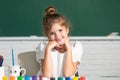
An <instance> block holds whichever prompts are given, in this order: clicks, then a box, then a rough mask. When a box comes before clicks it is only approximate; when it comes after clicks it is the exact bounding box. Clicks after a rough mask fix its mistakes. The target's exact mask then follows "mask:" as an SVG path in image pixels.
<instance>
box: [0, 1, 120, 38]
mask: <svg viewBox="0 0 120 80" xmlns="http://www.w3.org/2000/svg"><path fill="white" fill-rule="evenodd" d="M50 5H53V6H55V7H56V8H57V11H58V12H59V13H61V14H63V15H65V16H66V18H67V19H68V20H69V22H70V24H71V26H72V27H71V34H70V35H71V36H106V35H108V34H109V33H111V32H119V33H120V0H0V36H31V35H37V36H43V28H42V17H43V13H44V9H45V8H46V7H48V6H50Z"/></svg>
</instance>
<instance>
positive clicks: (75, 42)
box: [71, 41, 82, 47]
mask: <svg viewBox="0 0 120 80" xmlns="http://www.w3.org/2000/svg"><path fill="white" fill-rule="evenodd" d="M71 46H72V47H76V46H82V43H81V42H80V41H71Z"/></svg>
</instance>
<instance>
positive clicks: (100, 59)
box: [0, 37, 120, 77]
mask: <svg viewBox="0 0 120 80" xmlns="http://www.w3.org/2000/svg"><path fill="white" fill-rule="evenodd" d="M43 40H45V41H46V39H45V38H40V37H35V38H31V37H12V38H11V37H10V38H8V37H7V38H0V53H2V54H3V56H4V58H5V59H4V64H3V66H5V67H6V74H7V66H8V65H11V62H12V60H11V49H12V48H13V49H14V54H15V64H18V62H17V60H18V59H17V55H18V54H19V53H21V52H26V51H35V49H36V47H37V45H38V44H39V42H40V41H43ZM76 40H77V41H80V42H81V43H82V46H83V56H82V61H81V63H80V65H79V68H78V71H79V74H80V75H85V76H93V77H95V76H103V77H104V76H108V77H113V76H116V77H117V76H120V54H119V53H120V38H119V37H112V38H111V37H75V38H74V37H73V38H71V41H76Z"/></svg>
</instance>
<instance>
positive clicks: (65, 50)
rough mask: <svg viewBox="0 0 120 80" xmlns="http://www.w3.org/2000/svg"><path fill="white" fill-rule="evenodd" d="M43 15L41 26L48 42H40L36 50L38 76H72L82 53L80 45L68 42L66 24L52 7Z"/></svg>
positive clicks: (63, 18) (76, 42)
mask: <svg viewBox="0 0 120 80" xmlns="http://www.w3.org/2000/svg"><path fill="white" fill-rule="evenodd" d="M45 13H46V14H45V16H44V18H43V26H44V31H45V34H46V36H47V37H48V41H42V42H41V43H40V44H39V46H38V47H37V49H36V58H37V61H38V62H39V63H40V64H41V69H40V71H39V75H40V74H42V75H43V76H44V77H48V78H50V77H71V76H74V75H75V73H76V72H77V68H78V64H80V61H81V56H82V53H83V50H82V46H81V43H80V42H79V41H72V42H71V41H70V39H69V36H68V34H69V25H68V22H67V20H66V19H65V17H64V16H63V15H61V14H58V13H57V12H56V9H55V8H54V7H48V8H47V9H46V10H45Z"/></svg>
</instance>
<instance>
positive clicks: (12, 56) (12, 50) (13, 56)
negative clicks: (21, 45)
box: [12, 49, 15, 66]
mask: <svg viewBox="0 0 120 80" xmlns="http://www.w3.org/2000/svg"><path fill="white" fill-rule="evenodd" d="M14 65H15V64H14V50H13V49H12V66H14Z"/></svg>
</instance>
